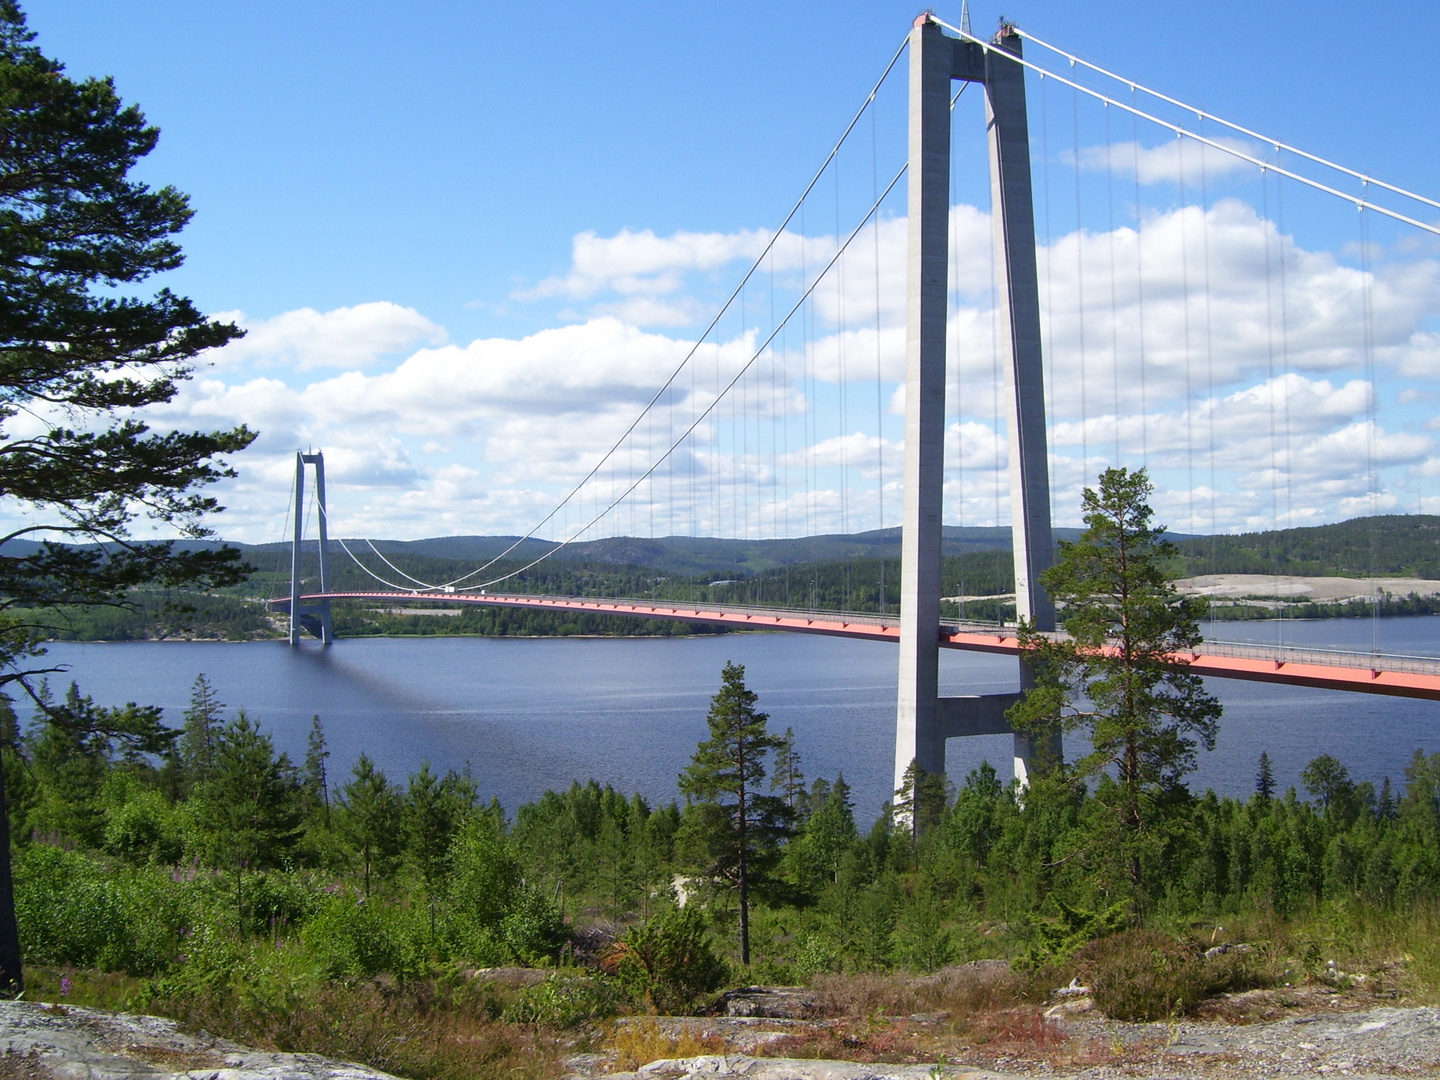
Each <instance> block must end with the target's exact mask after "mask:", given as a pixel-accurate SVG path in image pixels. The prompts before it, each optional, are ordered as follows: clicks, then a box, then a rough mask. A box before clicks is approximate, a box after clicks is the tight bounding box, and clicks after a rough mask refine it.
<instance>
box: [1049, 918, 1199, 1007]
mask: <svg viewBox="0 0 1440 1080" xmlns="http://www.w3.org/2000/svg"><path fill="white" fill-rule="evenodd" d="M1076 961H1077V964H1078V967H1079V969H1080V977H1081V978H1082V979H1083V980H1084V981H1085V982H1086V983H1087V984H1088V985H1089V986H1090V988H1091V990H1092V991H1093V993H1094V997H1095V1004H1096V1006H1097V1007H1098V1008H1099V1009H1100V1010H1101V1011H1102V1012H1103V1013H1105V1015H1106V1016H1109V1017H1110V1018H1112V1019H1114V1020H1159V1019H1162V1018H1164V1017H1170V1016H1183V1015H1185V1014H1186V1013H1188V1012H1189V1011H1190V1010H1191V1009H1193V1008H1194V1007H1195V1006H1196V1005H1197V1004H1198V1003H1199V1001H1200V999H1201V998H1202V997H1204V996H1205V989H1206V977H1205V966H1204V962H1203V961H1202V960H1201V958H1200V957H1199V956H1197V955H1196V954H1195V952H1194V950H1192V949H1190V948H1188V947H1186V946H1185V945H1182V944H1181V943H1180V942H1178V941H1176V940H1174V939H1173V938H1170V937H1167V936H1166V935H1164V934H1161V933H1159V932H1157V931H1154V930H1125V931H1122V932H1121V933H1118V934H1113V935H1111V936H1110V937H1107V938H1101V939H1100V940H1098V941H1092V942H1091V943H1090V944H1089V945H1086V946H1085V947H1084V948H1083V949H1081V950H1080V952H1079V953H1078V954H1077V956H1076Z"/></svg>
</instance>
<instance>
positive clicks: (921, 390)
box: [895, 15, 1058, 789]
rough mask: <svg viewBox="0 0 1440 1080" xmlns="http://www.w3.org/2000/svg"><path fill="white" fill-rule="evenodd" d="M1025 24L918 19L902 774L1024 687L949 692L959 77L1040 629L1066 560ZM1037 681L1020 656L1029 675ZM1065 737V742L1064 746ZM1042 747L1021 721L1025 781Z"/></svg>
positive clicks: (1014, 480)
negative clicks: (1054, 505)
mask: <svg viewBox="0 0 1440 1080" xmlns="http://www.w3.org/2000/svg"><path fill="white" fill-rule="evenodd" d="M1007 53H1008V54H1011V55H1013V56H1015V57H1018V56H1020V54H1021V46H1020V37H1019V35H1018V34H1016V33H1014V32H1013V30H1011V29H1010V28H1009V27H1008V26H1002V27H1001V30H1000V33H999V35H998V36H997V37H996V38H995V41H994V42H993V47H991V48H988V49H987V48H985V47H984V46H982V45H980V44H978V43H976V42H972V41H965V40H963V39H957V38H951V37H946V36H945V35H944V34H942V33H941V30H940V26H939V25H938V24H937V23H935V22H934V21H933V20H932V19H931V17H930V16H928V15H922V16H921V17H920V18H919V19H917V20H916V22H915V26H914V29H912V30H911V32H910V167H909V177H908V180H909V185H910V187H909V230H910V237H909V254H908V266H907V286H906V287H907V302H906V303H907V319H906V368H905V507H904V517H903V520H902V537H903V539H902V546H901V567H900V577H901V585H900V693H899V702H898V707H897V710H896V734H895V786H896V788H897V789H898V788H899V787H900V785H901V783H902V781H903V778H904V774H905V771H906V770H907V769H908V768H909V766H910V763H911V762H912V761H913V762H915V764H916V765H917V766H918V767H919V768H920V769H923V770H924V771H925V772H927V773H935V774H938V773H943V772H944V771H945V740H946V739H949V738H954V737H956V736H961V735H991V734H1004V733H1008V732H1012V731H1013V729H1012V728H1011V727H1010V725H1009V724H1008V723H1007V722H1006V720H1005V716H1004V713H1005V710H1006V709H1007V708H1009V706H1010V705H1012V704H1013V703H1014V702H1015V701H1016V700H1017V698H1018V697H1019V695H1018V694H990V695H984V696H977V697H959V698H942V697H940V691H939V671H940V642H939V625H940V591H941V588H940V581H941V579H940V568H941V511H942V506H943V488H944V471H945V340H946V294H947V291H948V290H947V286H948V270H949V267H948V234H949V222H950V84H951V82H952V80H955V79H961V80H964V81H966V82H976V83H980V84H982V85H983V86H984V87H985V95H986V98H985V100H986V119H987V121H988V129H989V142H990V194H991V213H992V217H993V220H994V226H995V260H996V265H997V267H998V268H999V269H1000V271H1001V280H1002V281H1003V283H1004V287H1003V288H1002V289H1001V290H1000V295H999V297H998V304H999V314H1000V318H999V320H998V323H999V338H1000V341H999V343H997V344H1003V345H1006V346H1008V353H1009V357H1010V362H1009V363H1008V364H1006V365H1004V367H1005V386H1006V397H1007V401H1008V406H1009V414H1008V417H1007V426H1008V429H1009V431H1008V434H1009V450H1010V505H1011V530H1012V543H1013V545H1014V551H1015V608H1016V613H1017V615H1018V616H1019V617H1020V618H1028V619H1030V620H1032V621H1033V623H1034V624H1035V626H1036V627H1037V628H1039V629H1041V630H1053V629H1054V628H1055V607H1054V604H1053V603H1052V602H1051V600H1050V598H1049V596H1047V595H1046V593H1045V590H1044V588H1043V587H1042V586H1041V585H1040V581H1039V575H1040V573H1041V572H1042V571H1044V570H1045V569H1046V568H1047V567H1049V566H1050V565H1051V563H1052V562H1053V561H1054V547H1053V541H1052V537H1051V530H1050V477H1049V462H1048V460H1047V450H1046V439H1045V394H1044V377H1043V372H1042V368H1041V355H1040V289H1039V283H1038V280H1037V276H1036V269H1035V212H1034V204H1033V195H1032V191H1031V183H1030V132H1029V126H1028V124H1027V121H1026V116H1025V71H1024V68H1023V67H1022V66H1021V65H1020V64H1019V63H1017V62H1016V61H1015V60H1012V59H1010V56H1007V55H1006V54H1007ZM1032 684H1033V674H1032V672H1031V671H1030V670H1029V667H1028V665H1027V664H1026V663H1025V662H1024V661H1023V660H1022V661H1021V662H1020V685H1021V687H1022V689H1023V688H1026V687H1028V686H1029V685H1032ZM1056 749H1058V747H1057V748H1056ZM1035 750H1036V748H1035V747H1034V746H1033V745H1032V744H1031V742H1030V740H1029V739H1027V738H1026V737H1024V736H1022V735H1020V734H1018V733H1016V734H1015V775H1016V776H1017V777H1018V778H1019V779H1020V780H1021V781H1022V782H1023V781H1024V780H1025V779H1026V777H1027V775H1028V772H1029V768H1030V762H1031V761H1032V759H1033V757H1034V755H1035Z"/></svg>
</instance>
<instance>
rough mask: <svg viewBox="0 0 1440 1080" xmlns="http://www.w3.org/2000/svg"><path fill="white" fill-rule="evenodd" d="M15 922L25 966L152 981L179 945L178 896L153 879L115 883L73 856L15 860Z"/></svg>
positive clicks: (48, 852)
mask: <svg viewBox="0 0 1440 1080" xmlns="http://www.w3.org/2000/svg"><path fill="white" fill-rule="evenodd" d="M14 867H15V882H16V905H15V908H16V916H17V919H18V921H19V925H20V932H21V935H22V940H23V942H24V944H25V958H26V960H27V961H29V962H30V963H51V964H74V965H76V966H78V967H97V968H100V969H101V970H102V971H130V972H134V973H135V974H139V975H146V974H150V973H151V972H154V971H157V970H160V969H162V968H164V967H165V966H166V965H168V964H169V963H170V961H171V959H172V957H173V950H174V949H175V947H176V945H177V944H178V937H177V930H178V925H177V924H178V923H179V922H180V918H181V917H180V915H179V906H178V904H177V901H178V897H176V896H175V895H174V892H173V891H172V890H167V889H165V888H164V887H163V886H160V885H159V883H158V882H157V881H156V879H154V878H147V877H131V878H117V877H114V876H111V875H107V874H106V873H105V872H104V871H103V870H102V869H101V868H100V867H99V866H97V865H96V864H95V863H94V862H93V861H91V860H90V859H87V858H86V857H84V856H83V855H80V854H78V853H75V852H69V851H62V850H61V849H59V848H54V847H50V846H49V845H47V844H35V845H33V846H31V847H29V848H26V849H25V850H24V851H23V852H21V853H19V854H18V855H17V856H16V859H15V863H14Z"/></svg>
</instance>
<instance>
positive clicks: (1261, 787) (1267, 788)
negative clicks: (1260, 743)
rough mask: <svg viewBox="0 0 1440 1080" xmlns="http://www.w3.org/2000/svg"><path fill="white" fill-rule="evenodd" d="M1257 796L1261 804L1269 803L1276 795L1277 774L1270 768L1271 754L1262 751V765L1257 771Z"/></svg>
mask: <svg viewBox="0 0 1440 1080" xmlns="http://www.w3.org/2000/svg"><path fill="white" fill-rule="evenodd" d="M1255 794H1256V795H1258V796H1259V797H1260V801H1261V802H1269V801H1270V799H1271V798H1272V797H1273V796H1274V795H1275V772H1274V770H1273V769H1272V768H1271V767H1270V754H1269V753H1268V752H1267V751H1264V750H1261V751H1260V764H1259V765H1258V766H1257V767H1256V770H1255Z"/></svg>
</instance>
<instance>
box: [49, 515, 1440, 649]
mask: <svg viewBox="0 0 1440 1080" xmlns="http://www.w3.org/2000/svg"><path fill="white" fill-rule="evenodd" d="M1057 532H1058V534H1059V538H1062V539H1072V538H1074V537H1075V536H1076V535H1077V530H1074V529H1066V530H1057ZM1176 539H1177V541H1178V543H1179V546H1180V550H1181V557H1180V558H1179V559H1178V560H1177V561H1176V563H1175V566H1174V571H1175V573H1176V575H1177V576H1183V577H1192V576H1196V575H1200V574H1208V573H1250V574H1291V575H1304V576H1316V577H1320V576H1347V577H1366V576H1377V577H1420V578H1433V579H1440V517H1435V516H1431V515H1386V516H1383V517H1374V518H1357V519H1355V520H1353V521H1345V522H1340V523H1338V524H1334V525H1321V526H1316V527H1314V528H1306V529H1285V530H1280V531H1275V532H1261V533H1245V534H1241V535H1236V536H1205V537H1176ZM513 542H514V538H507V537H483V536H456V537H441V538H436V539H431V540H414V541H376V542H375V548H376V549H377V550H378V551H379V552H381V553H383V555H384V557H385V559H388V560H389V561H390V562H391V563H393V564H394V567H393V568H392V567H389V566H386V565H385V562H384V561H382V560H381V559H380V558H379V557H378V556H377V555H376V554H375V553H374V552H372V551H371V550H370V549H369V547H368V546H367V545H365V544H363V543H355V542H351V543H350V547H351V550H352V551H354V552H355V553H356V555H358V556H359V557H360V558H361V559H362V561H363V562H364V563H365V565H366V566H367V567H369V569H370V571H371V573H373V574H375V575H376V577H371V576H370V575H369V574H367V573H366V572H365V571H364V570H361V569H360V568H359V567H357V566H356V565H355V563H354V562H352V561H351V559H350V558H349V557H348V556H347V555H346V554H345V552H344V551H343V550H342V549H341V547H340V545H339V543H338V542H336V541H332V542H331V545H330V553H331V584H332V588H335V589H337V590H344V591H349V590H362V591H373V590H377V589H386V588H387V585H386V584H383V583H382V582H381V581H379V580H377V577H378V578H382V579H385V581H387V582H392V583H394V587H397V588H401V589H409V588H412V587H418V585H417V584H416V582H414V581H412V580H410V579H411V578H415V579H418V580H419V581H423V582H434V583H444V582H448V581H452V580H454V579H456V578H459V577H461V576H462V575H465V574H467V573H469V572H470V571H473V570H474V569H475V568H476V567H477V566H480V565H482V564H483V563H485V562H487V561H489V560H490V559H493V558H495V557H496V556H497V555H499V554H500V553H501V552H502V551H504V550H505V549H506V548H507V547H509V546H510V544H511V543H513ZM1009 542H1010V535H1009V529H974V528H968V529H959V528H947V529H946V532H945V559H944V568H943V578H942V591H943V594H944V595H945V596H951V597H961V596H963V597H980V598H986V597H994V598H995V599H979V600H975V599H967V600H965V601H963V602H960V603H956V604H950V605H947V606H946V614H947V615H950V616H959V617H972V618H979V619H995V618H1008V617H1011V616H1013V609H1012V605H1011V603H1010V602H1009V601H1008V600H1006V599H1002V598H1001V596H1002V594H1005V593H1009V592H1010V591H1011V589H1012V588H1013V585H1012V581H1013V577H1012V571H1011V558H1010V552H1009V549H1008V547H1009ZM239 546H240V547H241V548H242V551H243V552H244V554H245V557H246V558H247V559H248V560H249V562H250V563H251V565H253V566H254V567H255V573H254V574H253V575H252V577H251V579H250V580H249V581H248V582H247V583H246V584H245V585H243V586H240V587H238V588H236V589H233V590H229V591H227V592H226V593H225V594H223V595H217V596H211V597H206V596H197V595H190V594H185V595H172V594H169V593H164V594H161V593H146V594H136V597H135V599H136V604H135V606H134V608H133V609H131V610H125V611H122V610H114V609H105V610H99V611H81V610H76V611H69V612H63V613H60V614H61V616H62V617H61V618H59V619H58V620H56V621H55V623H54V626H55V629H54V631H53V633H54V636H57V637H66V638H78V639H81V640H95V639H109V640H115V639H122V640H123V639H138V638H156V637H177V636H179V637H192V636H198V637H220V638H230V639H232V640H233V639H241V640H244V639H247V638H253V637H269V636H274V635H275V634H276V633H277V632H278V624H277V623H276V622H275V621H274V620H272V619H271V618H270V613H269V612H268V610H267V609H266V608H265V607H264V606H263V604H262V603H260V602H259V601H263V600H264V599H267V598H270V597H278V596H282V595H285V594H286V593H288V591H289V572H290V571H289V547H288V545H284V544H265V545H239ZM552 546H553V545H550V544H548V543H544V542H541V541H538V540H532V541H527V542H525V543H524V544H522V545H520V546H519V547H517V549H516V550H515V551H514V552H512V553H511V554H510V555H509V556H507V557H506V558H505V559H502V560H499V561H497V562H496V563H495V564H494V565H493V566H491V567H489V568H488V569H487V570H485V571H484V573H483V574H481V575H480V576H478V577H470V578H468V579H467V580H466V581H465V584H466V585H475V584H479V583H482V582H484V581H486V580H489V579H493V578H500V577H502V576H504V575H507V574H509V573H510V572H512V571H519V570H521V568H522V567H524V566H526V564H527V563H529V562H530V561H532V560H533V559H534V558H535V557H536V556H538V555H540V554H542V553H543V552H544V551H545V550H546V549H547V548H549V547H552ZM522 556H523V557H522ZM318 569H319V566H318V555H317V552H316V548H315V545H314V543H313V542H312V543H311V544H310V545H308V546H307V549H306V551H305V552H304V555H303V558H302V567H301V572H302V575H303V577H304V579H305V581H306V588H307V589H310V588H313V587H314V585H315V583H316V581H317V578H318ZM899 581H900V560H899V530H898V529H885V530H878V531H875V532H869V533H860V534H856V535H854V536H844V535H833V536H814V537H804V538H798V539H790V540H732V539H724V538H714V537H699V538H692V537H662V538H655V539H648V538H633V537H614V538H607V539H603V540H596V541H592V542H589V543H584V544H574V545H571V546H570V547H568V548H566V549H565V550H564V551H563V552H558V553H557V554H556V556H555V557H553V558H551V559H547V560H545V561H543V562H541V563H539V564H538V565H536V566H533V567H530V568H529V569H525V570H524V571H523V573H520V574H518V575H517V576H515V577H511V578H508V579H507V580H505V581H504V582H502V583H500V584H497V585H496V586H495V589H497V590H505V591H513V592H524V593H548V594H560V595H571V596H575V595H579V596H611V597H636V598H654V599H669V600H677V601H695V602H709V603H734V604H766V605H775V606H784V607H797V608H800V607H805V608H809V607H814V608H819V609H822V610H848V611H859V612H868V611H881V610H884V611H890V612H894V611H897V610H898V600H899V593H898V585H899ZM1391 606H1392V607H1393V608H1394V610H1393V612H1390V611H1387V613H1393V614H1425V613H1429V612H1430V611H1431V609H1433V608H1434V607H1435V604H1434V603H1433V602H1430V601H1425V602H1423V603H1422V604H1421V606H1420V607H1416V608H1415V610H1413V611H1412V610H1410V608H1408V607H1405V601H1404V598H1395V599H1394V601H1392V602H1391ZM1330 608H1336V610H1330ZM1341 608H1343V605H1341V606H1339V607H1337V606H1336V605H1329V606H1327V607H1324V609H1323V610H1322V608H1319V607H1317V608H1315V610H1314V611H1310V612H1308V614H1313V615H1316V616H1322V615H1337V614H1350V613H1351V612H1350V611H1349V609H1348V608H1346V609H1344V610H1341ZM1357 610H1358V609H1357ZM1365 611H1366V613H1368V611H1369V608H1368V607H1367V608H1366V609H1365ZM1216 613H1217V615H1224V614H1225V611H1224V610H1217V612H1216ZM1296 613H1297V614H1303V613H1301V612H1299V611H1298V609H1297V612H1296ZM336 614H337V620H338V627H339V629H340V630H341V632H343V633H347V634H350V635H355V634H435V633H445V634H457V633H459V634H486V635H498V636H509V635H531V634H538V635H553V634H576V633H579V634H626V633H638V634H653V633H685V632H690V631H687V630H685V629H684V628H683V627H681V626H679V625H675V626H669V627H666V628H664V629H662V628H660V627H659V626H658V625H656V624H654V623H646V622H643V621H637V620H632V619H623V618H607V619H603V620H602V619H596V618H584V619H576V618H573V617H567V616H557V615H548V614H544V613H526V612H505V611H497V610H494V609H491V610H489V611H485V612H480V611H471V612H467V613H466V614H465V615H464V616H463V617H459V618H457V617H455V616H454V615H451V616H449V617H446V616H429V615H415V614H410V613H408V612H407V613H405V614H403V615H402V614H388V613H386V612H385V611H384V610H382V609H381V606H380V605H377V604H376V603H375V602H373V601H369V602H365V601H357V602H353V603H349V604H345V605H340V606H338V607H337V612H336ZM1263 614H1264V613H1263V612H1262V611H1260V610H1258V609H1244V610H1241V609H1239V608H1236V609H1235V611H1234V612H1232V613H1230V617H1239V616H1242V615H1248V616H1250V617H1256V616H1261V615H1263Z"/></svg>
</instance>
